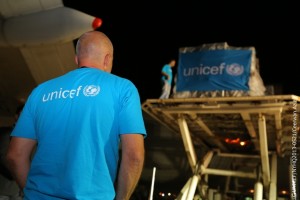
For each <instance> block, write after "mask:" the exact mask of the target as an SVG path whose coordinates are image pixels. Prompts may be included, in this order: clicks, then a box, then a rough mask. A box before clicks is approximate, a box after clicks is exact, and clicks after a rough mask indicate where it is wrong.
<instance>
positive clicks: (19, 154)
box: [6, 31, 146, 200]
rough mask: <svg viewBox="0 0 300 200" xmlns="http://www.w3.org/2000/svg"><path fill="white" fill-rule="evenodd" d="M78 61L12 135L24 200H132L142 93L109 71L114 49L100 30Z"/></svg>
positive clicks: (80, 47) (86, 38) (140, 153)
mask: <svg viewBox="0 0 300 200" xmlns="http://www.w3.org/2000/svg"><path fill="white" fill-rule="evenodd" d="M75 60H76V62H77V64H78V69H75V70H73V71H70V72H68V73H66V74H64V75H62V76H60V77H57V78H54V79H52V80H49V81H46V82H44V83H42V84H40V85H39V86H38V87H36V88H35V89H34V90H33V91H32V93H31V94H30V96H29V97H28V99H27V101H26V104H25V106H24V109H23V111H22V114H21V116H20V118H19V119H18V122H17V124H16V126H15V128H14V130H13V132H12V134H11V136H12V139H11V143H10V146H9V150H8V153H7V155H6V157H7V160H8V163H9V167H10V170H11V171H12V173H13V174H14V176H15V177H16V180H17V183H18V184H19V186H20V187H21V188H22V189H23V191H24V199H26V200H33V199H45V200H48V199H53V200H54V199H55V200H57V199H78V200H86V199H90V200H92V199H93V200H96V199H97V200H110V199H129V198H130V196H131V195H132V193H133V191H134V189H135V187H136V185H137V183H138V180H139V178H140V176H141V172H142V168H143V163H144V153H145V152H144V138H145V137H146V130H145V125H144V121H143V117H142V110H141V104H140V97H139V93H138V90H137V88H136V87H135V86H134V84H133V83H132V82H131V81H129V80H127V79H125V78H121V77H118V76H116V75H113V74H111V70H112V63H113V45H112V43H111V41H110V39H109V38H108V37H107V36H106V35H105V34H104V33H102V32H98V31H90V32H87V33H85V34H83V35H82V36H81V37H80V38H79V40H78V42H77V45H76V57H75ZM35 147H36V149H35ZM119 147H120V149H119ZM34 149H35V152H34V156H33V159H32V161H30V160H31V153H32V152H33V150H34ZM119 150H121V151H120V152H121V156H120V159H119ZM119 162H120V166H119V167H118V163H119Z"/></svg>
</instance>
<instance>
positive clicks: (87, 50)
mask: <svg viewBox="0 0 300 200" xmlns="http://www.w3.org/2000/svg"><path fill="white" fill-rule="evenodd" d="M75 59H76V62H77V64H78V67H82V66H87V67H93V68H98V69H101V70H103V71H106V72H111V70H112V62H113V45H112V43H111V41H110V39H109V38H108V37H107V36H106V35H105V34H104V33H102V32H99V31H89V32H86V33H84V34H83V35H81V36H80V38H79V39H78V41H77V44H76V57H75Z"/></svg>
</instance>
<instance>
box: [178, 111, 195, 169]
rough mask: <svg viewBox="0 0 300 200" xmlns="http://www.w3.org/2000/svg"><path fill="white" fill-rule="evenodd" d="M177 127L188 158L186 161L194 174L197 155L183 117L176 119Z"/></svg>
mask: <svg viewBox="0 0 300 200" xmlns="http://www.w3.org/2000/svg"><path fill="white" fill-rule="evenodd" d="M178 125H179V128H180V133H181V137H182V140H183V145H184V148H185V152H186V154H187V157H188V161H189V163H190V166H191V168H192V171H193V172H195V168H196V164H197V161H198V159H197V155H196V152H195V149H194V146H193V142H192V138H191V135H190V131H189V128H188V125H187V122H186V120H185V118H184V116H183V115H179V118H178Z"/></svg>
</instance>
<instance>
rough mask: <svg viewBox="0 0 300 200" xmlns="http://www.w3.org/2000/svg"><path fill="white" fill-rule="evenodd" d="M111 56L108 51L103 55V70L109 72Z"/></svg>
mask: <svg viewBox="0 0 300 200" xmlns="http://www.w3.org/2000/svg"><path fill="white" fill-rule="evenodd" d="M111 57H112V55H110V54H109V53H108V54H106V55H105V57H104V71H106V72H111Z"/></svg>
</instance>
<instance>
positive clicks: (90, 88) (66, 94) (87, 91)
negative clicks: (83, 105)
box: [42, 85, 100, 102]
mask: <svg viewBox="0 0 300 200" xmlns="http://www.w3.org/2000/svg"><path fill="white" fill-rule="evenodd" d="M82 88H83V86H81V85H80V86H78V88H77V89H70V90H68V89H67V90H64V89H63V88H60V89H59V90H56V91H53V92H49V93H47V94H44V95H43V98H42V101H43V102H47V101H52V100H56V99H67V98H70V99H73V98H75V97H78V96H79V95H80V91H81V89H82ZM99 92H100V86H98V85H87V86H85V87H84V89H83V91H82V93H83V95H84V96H86V97H88V96H90V97H93V96H97V95H98V94H99Z"/></svg>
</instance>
